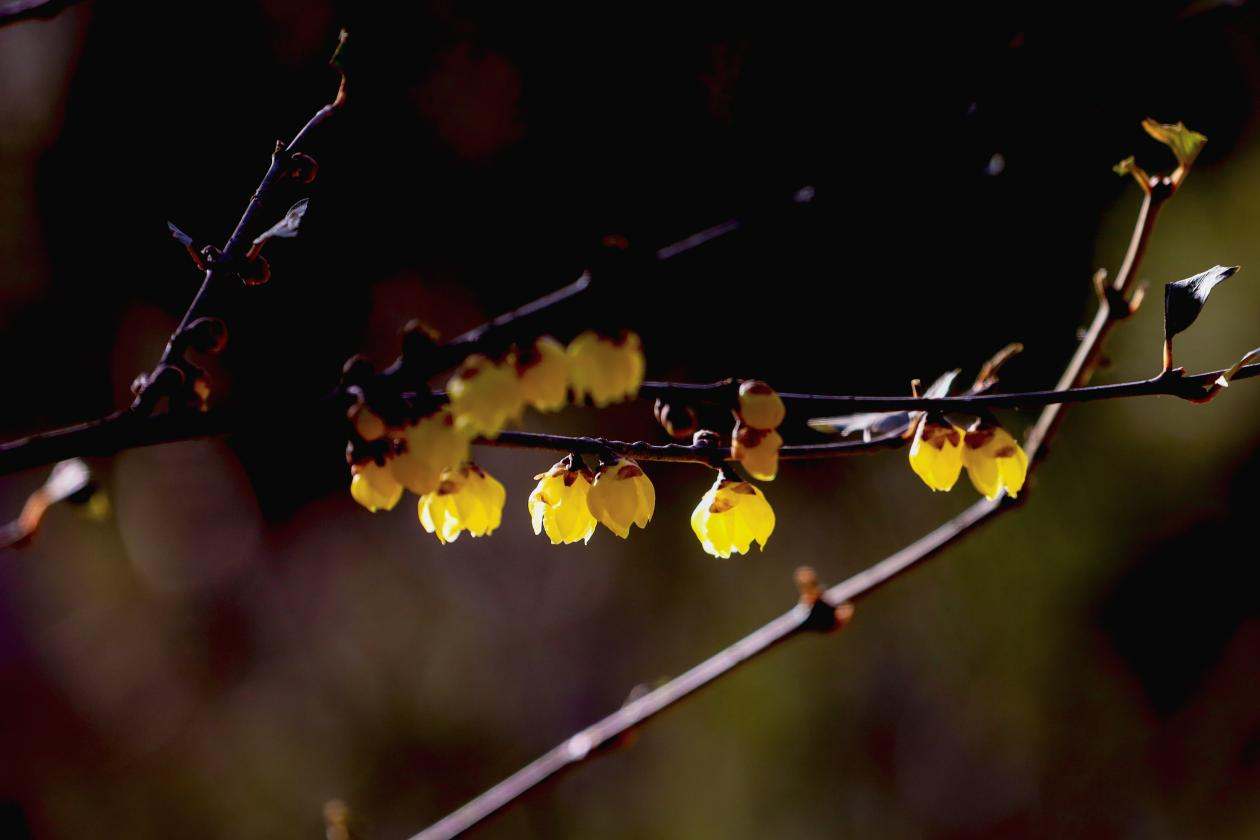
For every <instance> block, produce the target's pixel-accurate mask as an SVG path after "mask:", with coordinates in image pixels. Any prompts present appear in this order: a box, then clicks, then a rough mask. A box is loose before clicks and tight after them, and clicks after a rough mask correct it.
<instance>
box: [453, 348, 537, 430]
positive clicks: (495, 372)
mask: <svg viewBox="0 0 1260 840" xmlns="http://www.w3.org/2000/svg"><path fill="white" fill-rule="evenodd" d="M446 395H447V397H448V398H449V399H450V402H451V411H452V412H453V413H454V415H455V424H456V425H457V426H458V427H459V428H460V429H461V430H463V431H465V432H467V433H468V434H470V435H482V436H484V437H488V438H494V437H498V436H499V432H501V431H502V430H503V427H504V426H505V425H507V424H508V423H509V422H511V421H514V420H516V419H517V418H518V417H520V415H521V409H522V408H523V407H524V400H523V398H522V397H521V386H520V383H519V382H518V381H517V379H516V370H515V369H514V367H513V365H511V364H508V363H505V362H496V361H494V360H493V359H490V358H487V357H486V356H483V355H482V354H480V353H474V354H473V355H471V356H469V357H468V358H467V359H465V360H464V363H463V364H462V365H460V366H459V370H457V371H455V375H454V376H452V377H451V379H450V381H449V382H447V383H446Z"/></svg>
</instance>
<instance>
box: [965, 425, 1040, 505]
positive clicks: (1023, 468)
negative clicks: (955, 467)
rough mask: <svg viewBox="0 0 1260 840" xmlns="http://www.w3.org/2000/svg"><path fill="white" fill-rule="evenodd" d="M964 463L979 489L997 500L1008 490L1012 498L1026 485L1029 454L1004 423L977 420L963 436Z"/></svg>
mask: <svg viewBox="0 0 1260 840" xmlns="http://www.w3.org/2000/svg"><path fill="white" fill-rule="evenodd" d="M962 463H963V466H965V467H966V468H967V475H968V476H969V477H970V478H971V483H972V484H973V485H975V488H976V490H978V491H979V492H980V494H981V495H983V496H984V497H985V498H986V499H989V500H990V501H993V500H995V499H997V497H998V495H999V494H1000V493H1001V492H1002V491H1003V490H1005V491H1006V495H1008V496H1010V497H1011V498H1012V499H1013V498H1015V497H1016V496H1018V495H1019V491H1020V490H1022V489H1023V488H1024V479H1025V477H1026V476H1027V475H1028V456H1027V455H1026V454H1024V449H1023V447H1021V446H1020V445H1019V443H1018V442H1017V441H1016V440H1015V438H1013V437H1011V434H1010V433H1009V432H1008V431H1006V429H1003V428H1002V427H1001V426H997V425H994V424H992V423H986V422H984V421H983V420H979V421H976V424H975V425H974V426H972V427H971V429H969V430H968V431H967V433H966V435H964V437H963V449H962Z"/></svg>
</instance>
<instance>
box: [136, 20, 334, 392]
mask: <svg viewBox="0 0 1260 840" xmlns="http://www.w3.org/2000/svg"><path fill="white" fill-rule="evenodd" d="M342 37H343V39H344V37H345V35H344V33H343V34H342ZM342 102H343V98H342V97H341V96H340V95H338V97H337V100H336V102H334V103H332V104H329V105H325V106H324V107H322V108H320V109H319V110H318V111H316V112H315V115H314V116H312V117H311V118H310V119H309V120H307V122H306V124H305V125H304V126H302V128H301V129H300V130H299V131H298V133H297V134H296V135H295V136H294V137H293V139H292V140H291V141H290V142H289V143H288V144H285V143H284V142H283V141H277V142H276V146H275V150H274V151H273V152H272V155H271V164H270V165H269V166H268V167H267V172H266V174H265V175H263V179H262V181H261V182H260V183H259V184H258V188H257V189H256V190H254V194H253V195H251V196H250V198H249V203H248V204H246V205H245V212H244V213H242V214H241V218H240V219H239V220H238V221H237V223H236V227H235V228H234V229H233V231H232V234H231V236H229V237H228V241H227V244H226V245H224V246H223V250H222V252H221V253H220V255H219V256H218V257H216V259H215V260H214V263H213V264H212V265H211V267H210V268H209V270H207V271H206V274H205V278H204V279H203V280H202V282H201V287H200V288H199V289H197V294H196V295H194V296H193V299H192V302H191V303H189V305H188V309H187V310H186V311H185V312H184V317H183V318H181V319H180V322H179V326H178V327H176V328H175V331H174V332H173V333H172V334H171V339H170V341H168V342H167V344H166V348H165V349H164V350H163V351H162V357H161V359H160V360H159V361H158V364H157V366H155V367H154V369H153V373H152V374H150V381H149V382H148V384H146V385H145V386H143V387H142V388H141V389H140V393H139V394H137V396H136V399H135V402H134V403H132V410H133V411H137V412H141V413H145V414H147V413H150V412H151V411H152V410H153V408H154V406H155V404H156V403H157V401H158V399H160V398H161V397H162V396H165V394H163V393H160V392H161V390H162V388H159V387H155V385H156V383H157V382H159V381H161V380H160V379H159V377H157V375H156V374H157V372H158V371H159V370H161V369H162V368H164V367H166V366H168V365H173V364H178V362H179V361H181V360H182V358H183V354H184V347H183V345H182V344H181V342H180V341H179V336H180V335H181V334H182V333H183V332H184V331H185V330H186V329H188V326H189V325H190V324H192V322H193V321H195V320H196V319H197V318H199V317H202V316H203V315H208V314H212V313H208V312H206V311H205V310H206V309H207V308H208V307H207V301H208V300H210V297H211V294H212V292H213V290H214V289H215V288H216V287H218V286H221V285H222V284H224V283H239V282H241V280H240V277H241V274H240V270H241V267H242V266H243V265H244V263H245V261H246V255H247V252H250V253H252V255H253V258H256V257H257V248H254V249H253V251H252V252H251V245H252V234H253V233H254V232H255V231H254V228H255V227H257V225H256V219H257V217H258V214H259V212H260V211H261V209H262V208H263V207H264V206H266V205H267V203H268V202H269V200H270V199H271V198H272V196H273V195H274V194H275V192H276V191H277V186H278V185H279V184H280V183H281V182H283V181H285V180H286V179H287V178H288V177H289V175H290V174H291V173H292V172H293V171H294V167H295V162H294V159H293V156H294V154H296V153H298V152H299V151H301V149H302V145H303V142H304V141H305V140H306V139H307V137H308V136H309V135H310V133H311V132H312V131H314V130H315V129H316V128H318V127H319V126H320V125H321V124H322V123H324V122H325V121H326V120H327V119H328V118H329V117H331V116H332V115H333V114H335V113H336V112H337V111H338V110H340V107H341V104H342ZM219 315H220V317H222V313H219ZM155 392H157V393H155Z"/></svg>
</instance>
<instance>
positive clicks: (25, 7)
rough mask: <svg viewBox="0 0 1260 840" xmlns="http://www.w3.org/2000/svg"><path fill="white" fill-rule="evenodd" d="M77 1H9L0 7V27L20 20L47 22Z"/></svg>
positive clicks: (77, 0)
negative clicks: (41, 20)
mask: <svg viewBox="0 0 1260 840" xmlns="http://www.w3.org/2000/svg"><path fill="white" fill-rule="evenodd" d="M78 2H79V0H10V2H8V3H5V4H3V5H0V26H8V25H9V24H11V23H17V22H18V21H20V20H39V19H44V20H48V19H51V18H54V17H56V16H57V15H59V14H61V12H62V11H64V10H66V9H68V8H70V7H71V6H73V5H75V4H76V3H78Z"/></svg>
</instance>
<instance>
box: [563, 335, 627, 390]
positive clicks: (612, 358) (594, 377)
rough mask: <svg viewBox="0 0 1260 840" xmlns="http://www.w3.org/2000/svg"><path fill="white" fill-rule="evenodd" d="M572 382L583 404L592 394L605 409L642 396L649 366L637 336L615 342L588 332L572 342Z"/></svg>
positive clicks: (570, 359)
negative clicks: (647, 366)
mask: <svg viewBox="0 0 1260 840" xmlns="http://www.w3.org/2000/svg"><path fill="white" fill-rule="evenodd" d="M567 352H568V356H569V381H570V383H571V384H572V385H573V396H574V398H575V399H576V400H578V401H579V402H580V401H581V400H583V399H585V398H586V396H587V395H590V398H591V401H592V402H594V403H595V405H597V406H599V407H600V408H603V407H604V406H606V405H611V404H612V403H615V402H620V401H622V400H625V399H629V398H631V397H633V396H635V395H636V394H638V393H639V385H640V384H641V383H642V382H643V372H644V370H645V367H646V363H645V362H644V360H643V344H642V342H641V341H640V340H639V336H638V334H637V333H633V332H622V334H621V336H620V337H618V338H616V339H613V338H608V337H607V336H603V335H599V334H598V333H596V332H593V331H591V330H587V331H586V332H584V333H582V334H581V335H579V336H578V337H577V338H575V339H573V341H571V342H570V343H569V348H568V351H567Z"/></svg>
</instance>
